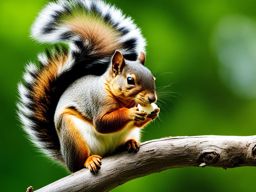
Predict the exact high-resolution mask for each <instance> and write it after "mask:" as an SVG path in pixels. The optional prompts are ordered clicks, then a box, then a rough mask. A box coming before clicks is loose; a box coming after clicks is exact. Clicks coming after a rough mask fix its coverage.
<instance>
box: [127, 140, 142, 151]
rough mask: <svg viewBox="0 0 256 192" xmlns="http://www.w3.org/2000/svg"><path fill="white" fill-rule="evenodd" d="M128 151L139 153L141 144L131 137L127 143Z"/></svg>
mask: <svg viewBox="0 0 256 192" xmlns="http://www.w3.org/2000/svg"><path fill="white" fill-rule="evenodd" d="M125 147H126V149H127V151H128V153H137V152H138V151H139V149H140V144H139V143H138V142H137V141H135V140H134V139H130V140H128V141H127V142H126V143H125Z"/></svg>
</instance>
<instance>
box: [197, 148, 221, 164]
mask: <svg viewBox="0 0 256 192" xmlns="http://www.w3.org/2000/svg"><path fill="white" fill-rule="evenodd" d="M219 159H220V155H219V154H218V153H217V152H215V151H209V152H203V153H202V154H201V155H200V156H199V159H198V161H199V163H200V165H199V166H200V167H204V166H206V165H212V164H215V163H217V162H218V160H219Z"/></svg>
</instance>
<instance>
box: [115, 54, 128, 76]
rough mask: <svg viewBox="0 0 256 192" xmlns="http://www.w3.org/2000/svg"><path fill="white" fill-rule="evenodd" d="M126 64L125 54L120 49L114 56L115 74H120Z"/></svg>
mask: <svg viewBox="0 0 256 192" xmlns="http://www.w3.org/2000/svg"><path fill="white" fill-rule="evenodd" d="M124 65H125V62H124V56H123V55H122V53H121V52H120V51H115V53H114V55H113V57H112V71H113V72H114V74H115V75H118V74H120V73H121V72H122V70H123V68H124Z"/></svg>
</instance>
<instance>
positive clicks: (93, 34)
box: [65, 14, 121, 56]
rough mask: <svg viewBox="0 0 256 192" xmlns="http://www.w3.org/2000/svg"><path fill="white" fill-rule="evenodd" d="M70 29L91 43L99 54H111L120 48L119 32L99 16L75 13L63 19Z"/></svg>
mask: <svg viewBox="0 0 256 192" xmlns="http://www.w3.org/2000/svg"><path fill="white" fill-rule="evenodd" d="M65 23H66V24H67V26H68V27H70V28H71V30H72V31H74V32H75V33H77V34H79V35H80V36H81V37H82V38H83V39H84V40H88V41H89V43H90V44H93V46H94V50H95V51H96V52H97V53H98V54H100V55H105V56H106V55H111V54H113V52H114V51H115V50H117V49H120V48H121V45H120V43H118V41H117V40H118V37H119V36H120V34H119V32H117V31H116V30H114V29H113V28H111V26H108V25H107V24H106V23H104V22H103V21H102V20H100V18H97V17H96V16H93V15H86V14H84V15H76V16H73V17H72V18H70V19H67V20H66V21H65Z"/></svg>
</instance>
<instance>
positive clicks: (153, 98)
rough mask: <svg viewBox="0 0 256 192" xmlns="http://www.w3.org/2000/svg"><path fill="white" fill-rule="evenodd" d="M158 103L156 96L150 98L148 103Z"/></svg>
mask: <svg viewBox="0 0 256 192" xmlns="http://www.w3.org/2000/svg"><path fill="white" fill-rule="evenodd" d="M155 101H156V96H155V95H154V94H152V95H149V96H148V102H149V103H154V102H155Z"/></svg>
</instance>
